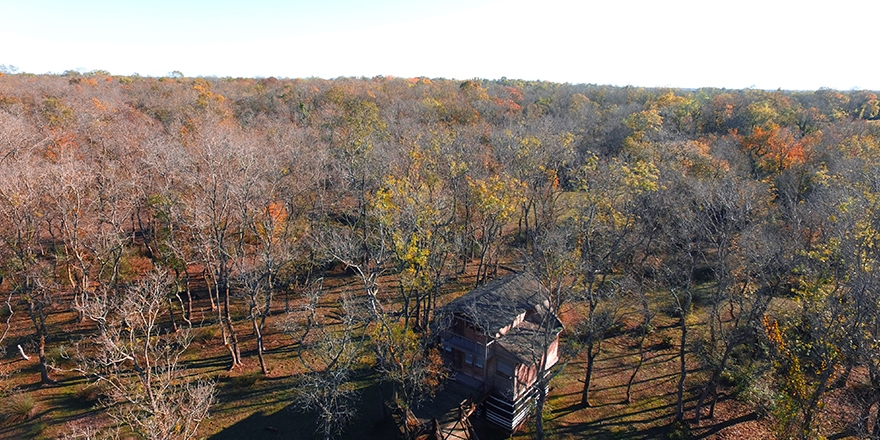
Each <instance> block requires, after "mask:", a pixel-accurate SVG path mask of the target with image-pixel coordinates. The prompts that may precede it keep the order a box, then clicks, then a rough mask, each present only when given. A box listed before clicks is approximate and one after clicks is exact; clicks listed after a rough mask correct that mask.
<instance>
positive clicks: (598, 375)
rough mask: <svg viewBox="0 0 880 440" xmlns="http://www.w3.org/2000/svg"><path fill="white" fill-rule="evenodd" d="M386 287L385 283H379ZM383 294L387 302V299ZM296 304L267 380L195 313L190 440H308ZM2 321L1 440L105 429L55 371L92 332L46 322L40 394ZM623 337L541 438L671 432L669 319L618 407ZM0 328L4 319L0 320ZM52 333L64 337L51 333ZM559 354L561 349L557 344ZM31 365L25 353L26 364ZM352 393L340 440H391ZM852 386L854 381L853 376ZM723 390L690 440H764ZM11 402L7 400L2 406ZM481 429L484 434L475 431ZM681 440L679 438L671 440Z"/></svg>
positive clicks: (756, 419) (691, 393)
mask: <svg viewBox="0 0 880 440" xmlns="http://www.w3.org/2000/svg"><path fill="white" fill-rule="evenodd" d="M389 280H390V278H389V279H387V280H385V282H390V281H389ZM328 283H329V285H330V287H331V288H333V289H336V290H337V291H341V290H342V289H344V286H349V288H352V289H354V288H356V286H357V284H356V283H355V282H354V281H353V280H352V279H349V278H347V277H346V275H345V274H344V273H340V274H338V276H337V277H336V278H335V279H334V280H331V281H328ZM470 283H472V280H471V279H469V278H468V277H462V278H460V279H458V280H457V281H456V282H455V283H451V284H450V285H448V286H447V288H446V290H445V291H444V297H443V298H442V300H441V302H447V301H449V300H451V299H452V298H453V297H455V296H456V295H459V294H462V293H464V292H465V291H466V290H467V288H468V287H467V286H469V285H470ZM385 290H386V291H389V292H393V289H391V288H387V289H385ZM301 300H302V299H301V298H296V297H294V296H291V297H287V298H284V297H280V298H279V299H278V300H277V301H276V310H275V311H274V312H275V313H273V316H272V317H271V318H270V322H269V324H268V325H267V332H266V335H265V340H266V347H267V352H266V356H267V359H268V364H269V367H270V369H271V371H270V373H269V375H268V376H265V377H264V376H263V375H262V374H260V369H259V364H258V361H257V358H256V353H255V351H254V340H253V337H252V336H251V334H250V333H251V332H250V327H249V323H248V322H247V321H244V320H242V321H240V322H238V323H237V328H238V330H239V331H240V332H241V334H242V337H241V343H242V347H243V350H244V351H243V355H244V359H245V364H244V366H243V367H242V368H239V369H237V370H235V371H228V365H229V363H228V352H227V351H226V349H225V348H224V347H223V346H222V345H220V344H219V343H218V341H217V337H218V334H219V331H218V330H217V328H216V325H214V324H212V319H211V318H212V316H213V315H212V314H211V313H210V307H209V304H208V303H207V301H204V300H203V302H200V303H198V304H197V306H198V310H199V313H200V315H199V316H197V317H196V320H195V322H199V323H201V326H200V327H199V328H197V329H196V330H195V331H196V338H195V341H194V344H193V347H192V349H191V350H190V352H191V355H190V356H191V357H190V358H188V359H186V364H187V367H188V373H189V374H191V375H195V376H199V377H205V378H212V379H214V380H216V381H217V384H218V387H217V399H216V404H215V405H214V406H213V407H212V409H211V417H210V419H209V420H207V421H206V422H205V423H203V424H202V425H201V428H200V437H201V438H209V439H234V438H268V439H271V438H279V439H281V438H285V439H312V438H317V435H316V434H315V432H314V426H315V424H314V415H313V414H310V413H307V412H304V411H303V410H302V409H300V408H298V407H297V406H296V405H295V404H294V403H293V401H294V400H293V391H292V389H293V385H294V382H295V377H296V375H297V374H298V373H299V372H301V371H302V366H301V364H300V363H299V360H298V359H297V357H296V347H295V346H294V342H293V340H292V338H291V337H290V336H288V335H287V334H285V333H284V332H282V331H281V330H280V328H279V327H280V326H279V325H278V323H279V322H280V320H281V317H282V316H283V315H284V313H283V311H284V308H285V307H286V308H296V306H297V301H301ZM19 310H21V311H19V312H16V314H15V315H14V316H13V317H12V320H11V323H12V327H11V331H10V333H9V336H8V337H7V340H6V341H4V345H6V346H7V351H6V354H5V356H4V357H3V358H2V359H0V373H5V374H6V375H7V376H6V377H5V378H4V379H3V386H2V388H3V389H5V390H7V395H8V396H17V397H16V398H21V396H24V397H25V398H26V399H31V401H32V402H33V407H32V408H30V409H29V410H27V411H26V414H23V415H21V416H20V417H8V418H7V419H6V420H5V421H4V420H0V438H10V439H11V438H58V437H62V436H63V435H64V434H65V433H68V432H70V430H71V428H72V427H73V426H74V425H79V426H81V427H82V426H90V425H97V424H101V423H104V422H106V420H105V416H103V415H102V412H101V411H100V410H99V400H97V393H96V392H95V391H94V388H93V387H90V385H89V384H88V383H87V382H86V381H85V380H84V379H83V378H82V377H81V376H80V375H79V374H78V373H76V372H74V371H72V370H71V368H72V367H73V365H71V364H70V363H69V361H66V360H65V357H64V349H62V348H61V347H68V349H69V347H70V344H71V343H72V342H73V341H75V340H76V339H77V338H79V337H82V336H83V335H85V334H87V333H88V332H90V331H91V327H90V326H89V325H88V324H80V323H79V322H78V321H77V318H76V315H75V314H74V313H72V312H69V311H65V310H63V309H62V308H60V307H59V308H57V309H56V310H55V311H54V313H53V314H52V321H51V324H50V329H51V330H50V331H51V332H53V334H52V337H51V339H50V341H49V356H50V357H51V358H53V359H54V360H55V362H56V364H57V368H58V369H56V370H54V371H52V373H51V376H52V377H53V379H55V380H56V383H55V384H53V385H49V386H41V385H40V384H39V372H38V368H37V367H38V365H37V362H36V356H31V359H30V360H28V361H25V360H23V359H22V358H21V356H20V355H19V353H18V351H17V349H16V348H15V347H16V345H17V344H22V345H23V346H25V347H30V346H31V345H30V343H29V341H30V338H31V334H32V332H33V327H32V325H30V320H29V318H28V317H27V316H26V314H25V312H24V311H23V309H20V308H19ZM561 315H562V316H561V318H562V320H563V323H564V324H565V325H566V329H567V330H566V332H565V333H564V334H563V338H571V337H573V336H572V334H571V331H570V329H573V328H574V327H575V326H576V323H577V320H579V319H581V318H582V314H581V313H579V312H578V310H576V309H567V310H565V311H563V313H562V314H561ZM622 317H623V319H622V323H623V324H622V326H621V327H620V328H619V329H617V331H615V333H614V334H613V335H611V336H610V337H609V338H607V339H606V340H605V341H604V343H603V345H602V354H601V355H600V356H599V358H598V360H597V364H596V369H595V373H594V379H593V387H592V390H591V393H592V394H591V403H592V406H590V407H584V406H582V405H581V404H580V399H581V389H582V386H583V383H582V380H583V377H582V376H583V374H584V365H585V354H584V353H579V354H577V355H575V356H574V357H571V358H568V359H566V358H563V359H562V362H563V363H564V367H563V368H562V370H561V372H560V373H559V374H558V375H557V376H556V377H555V378H554V379H553V381H552V383H551V392H550V395H549V398H548V401H547V404H546V406H545V410H544V420H545V429H546V431H547V433H548V438H553V439H580V438H596V439H654V438H674V437H673V436H674V435H676V434H677V433H680V432H683V430H682V429H679V430H674V429H673V430H671V429H670V426H671V423H672V415H673V414H674V412H675V386H676V381H677V379H678V376H677V372H678V359H677V353H678V347H677V341H678V339H677V338H678V327H677V318H674V317H671V316H667V315H665V314H663V313H659V314H658V315H657V318H656V321H655V322H654V327H655V330H654V331H653V332H652V333H651V334H650V335H649V337H648V340H647V343H646V345H647V346H648V347H649V348H650V349H649V351H648V353H647V356H646V361H645V364H644V366H643V367H642V369H641V370H640V372H639V373H638V375H637V377H636V379H635V382H634V387H633V399H632V403H630V404H626V403H624V396H625V389H626V383H627V381H628V380H629V377H630V375H631V374H632V367H633V365H634V364H635V361H636V360H637V359H638V335H637V334H636V331H635V327H636V326H637V325H638V323H639V320H638V317H637V314H635V313H629V314H627V313H624V314H623V315H622ZM2 318H3V320H4V321H5V319H6V317H5V316H3V317H2ZM691 319H693V323H694V325H695V328H696V329H697V330H695V332H694V337H697V336H698V335H699V331H700V330H699V328H700V326H701V325H702V324H701V320H700V316H699V313H695V314H694V316H693V317H692V318H691ZM59 328H63V329H64V332H63V334H60V332H59V331H58V329H59ZM563 343H565V342H563ZM31 354H32V353H31ZM688 368H689V376H688V377H689V380H688V381H687V401H686V404H687V405H686V409H688V410H689V412H688V417H689V418H690V417H692V416H693V414H692V413H693V410H692V408H693V407H694V405H695V403H696V398H697V393H698V390H697V389H696V387H697V386H699V385H701V384H702V383H703V382H704V381H705V379H706V372H705V371H701V369H700V366H699V364H698V361H697V359H696V356H693V355H690V356H689V358H688ZM357 377H358V382H357V387H358V388H359V389H361V391H362V393H361V395H360V405H359V413H358V417H357V419H356V420H355V421H354V422H353V423H352V424H351V425H350V426H349V427H348V428H347V429H346V431H345V433H344V435H343V437H344V438H349V439H375V438H395V437H396V435H397V430H396V427H395V426H394V423H393V422H392V421H391V420H392V419H391V418H390V417H384V416H383V405H382V401H383V399H384V398H385V397H387V396H388V395H389V394H388V393H389V392H390V390H388V389H381V388H380V385H379V380H378V379H379V378H378V377H377V375H376V374H375V373H373V372H372V371H370V370H368V369H367V370H364V371H361V372H359V374H358V376H357ZM853 380H857V377H856V378H855V379H853ZM850 388H851V387H843V388H841V389H839V390H835V391H833V392H832V393H830V394H829V396H828V399H826V406H825V409H824V411H823V418H822V419H821V421H820V424H821V432H822V433H823V434H824V435H826V436H828V437H829V438H844V437H845V436H846V435H845V432H846V428H847V427H846V426H845V425H843V424H842V422H841V421H840V420H843V419H845V417H844V415H845V414H847V413H852V411H854V409H853V408H851V407H850V405H849V402H851V401H852V399H851V398H850V397H848V396H849V395H848V394H847V393H848V392H850V391H849V390H850ZM733 393H734V391H733V390H732V389H722V391H721V400H720V402H719V404H718V407H717V409H716V414H715V417H714V418H713V419H711V420H706V419H704V420H703V421H702V422H701V423H700V424H699V425H694V424H691V425H689V429H690V432H691V433H692V434H693V436H694V437H693V438H707V439H765V438H771V437H772V432H771V429H770V428H771V426H770V425H769V423H768V422H767V420H766V418H763V417H760V416H759V414H758V413H757V412H756V410H755V409H754V408H751V407H749V405H747V404H745V403H742V402H739V401H738V400H736V399H735V398H733V397H734V396H733ZM10 399H11V398H10V397H6V398H5V399H4V401H5V402H7V403H8V402H10V401H11V400H10ZM474 425H475V426H477V427H478V428H479V429H481V432H482V433H483V436H481V437H480V438H481V440H487V439H488V440H492V439H498V438H507V437H511V438H514V439H527V438H531V437H532V436H533V435H534V420H529V421H528V422H527V423H526V424H525V425H524V426H523V427H522V428H521V429H520V431H518V432H516V433H513V434H512V435H510V436H508V434H507V433H505V432H501V431H498V430H494V429H491V428H490V427H486V426H485V423H484V422H483V421H481V420H479V419H477V420H474ZM484 428H485V429H484ZM682 438H684V437H682Z"/></svg>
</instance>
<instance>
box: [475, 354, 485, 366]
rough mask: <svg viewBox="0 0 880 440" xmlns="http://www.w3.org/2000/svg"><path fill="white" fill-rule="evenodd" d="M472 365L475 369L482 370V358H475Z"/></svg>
mask: <svg viewBox="0 0 880 440" xmlns="http://www.w3.org/2000/svg"><path fill="white" fill-rule="evenodd" d="M474 365H475V366H476V367H477V368H483V358H481V357H479V356H477V358H476V359H474Z"/></svg>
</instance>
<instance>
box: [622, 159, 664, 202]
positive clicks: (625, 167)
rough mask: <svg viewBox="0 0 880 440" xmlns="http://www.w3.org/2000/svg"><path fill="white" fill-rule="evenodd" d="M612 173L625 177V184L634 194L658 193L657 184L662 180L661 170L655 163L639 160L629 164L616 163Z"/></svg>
mask: <svg viewBox="0 0 880 440" xmlns="http://www.w3.org/2000/svg"><path fill="white" fill-rule="evenodd" d="M611 171H612V172H618V173H620V174H621V176H622V177H623V182H624V183H625V184H626V187H627V188H629V189H630V190H631V191H632V192H633V193H634V194H641V193H644V192H651V191H657V190H658V189H659V186H658V184H657V182H658V181H659V179H660V170H659V169H658V168H657V166H656V165H654V162H650V161H646V160H638V161H636V162H635V163H632V164H627V163H623V162H619V161H615V162H614V163H613V164H612V166H611Z"/></svg>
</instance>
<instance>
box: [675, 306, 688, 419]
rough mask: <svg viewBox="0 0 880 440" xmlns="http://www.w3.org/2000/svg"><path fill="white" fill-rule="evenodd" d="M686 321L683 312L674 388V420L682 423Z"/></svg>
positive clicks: (685, 373) (685, 367) (685, 368)
mask: <svg viewBox="0 0 880 440" xmlns="http://www.w3.org/2000/svg"><path fill="white" fill-rule="evenodd" d="M687 334H688V327H687V319H686V317H685V311H684V310H682V312H681V346H680V347H679V349H678V359H679V377H678V385H677V387H676V390H677V397H676V405H675V420H676V421H682V420H684V381H685V378H686V377H687V364H686V362H685V351H686V350H685V349H686V347H687Z"/></svg>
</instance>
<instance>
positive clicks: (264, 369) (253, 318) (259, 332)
mask: <svg viewBox="0 0 880 440" xmlns="http://www.w3.org/2000/svg"><path fill="white" fill-rule="evenodd" d="M251 324H253V326H254V336H255V337H256V339H257V358H259V359H260V371H261V372H262V373H263V375H264V376H265V375H267V374H269V368H268V367H267V366H266V360H265V358H264V357H263V332H262V330H261V329H260V325H259V323H258V322H257V316H256V315H254V314H253V313H251Z"/></svg>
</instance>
